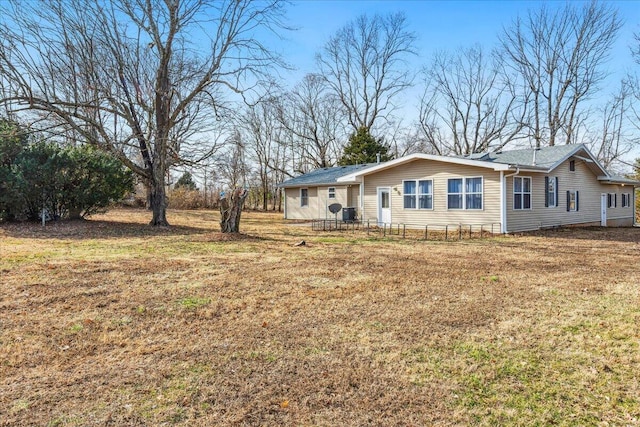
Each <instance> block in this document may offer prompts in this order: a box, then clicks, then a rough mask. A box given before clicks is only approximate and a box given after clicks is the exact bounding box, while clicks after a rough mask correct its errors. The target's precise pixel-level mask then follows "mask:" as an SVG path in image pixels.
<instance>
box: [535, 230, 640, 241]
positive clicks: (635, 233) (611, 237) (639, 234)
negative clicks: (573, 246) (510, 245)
mask: <svg viewBox="0 0 640 427" xmlns="http://www.w3.org/2000/svg"><path fill="white" fill-rule="evenodd" d="M522 235H525V236H536V237H548V238H552V239H553V238H560V239H578V240H594V241H605V242H629V243H640V227H563V228H557V229H548V230H539V231H532V232H527V233H522Z"/></svg>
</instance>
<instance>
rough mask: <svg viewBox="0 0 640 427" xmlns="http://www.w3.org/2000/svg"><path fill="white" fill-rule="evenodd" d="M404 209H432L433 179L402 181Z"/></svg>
mask: <svg viewBox="0 0 640 427" xmlns="http://www.w3.org/2000/svg"><path fill="white" fill-rule="evenodd" d="M403 190H404V208H405V209H433V181H431V180H430V179H429V180H421V181H404V182H403Z"/></svg>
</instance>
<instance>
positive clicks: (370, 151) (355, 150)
mask: <svg viewBox="0 0 640 427" xmlns="http://www.w3.org/2000/svg"><path fill="white" fill-rule="evenodd" d="M378 154H379V155H380V161H381V162H386V161H388V160H391V159H393V155H392V154H389V147H388V146H387V145H386V144H385V143H384V141H383V140H382V138H380V139H375V138H374V137H373V135H371V133H369V129H367V128H366V127H364V126H362V127H360V128H358V131H357V132H356V133H353V134H351V136H350V137H349V143H348V144H347V145H346V147H344V152H343V154H342V157H341V158H340V160H339V161H338V164H339V165H340V166H347V165H360V164H364V163H376V162H377V161H378Z"/></svg>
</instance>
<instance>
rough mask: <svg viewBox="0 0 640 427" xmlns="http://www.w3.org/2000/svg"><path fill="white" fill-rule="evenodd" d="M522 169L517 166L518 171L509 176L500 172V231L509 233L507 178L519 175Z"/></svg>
mask: <svg viewBox="0 0 640 427" xmlns="http://www.w3.org/2000/svg"><path fill="white" fill-rule="evenodd" d="M519 173H520V167H518V166H516V171H515V172H514V173H511V174H509V175H505V174H504V171H500V182H501V185H500V205H501V207H500V231H501V232H502V233H503V234H506V233H507V178H509V177H512V176H515V175H518V174H519Z"/></svg>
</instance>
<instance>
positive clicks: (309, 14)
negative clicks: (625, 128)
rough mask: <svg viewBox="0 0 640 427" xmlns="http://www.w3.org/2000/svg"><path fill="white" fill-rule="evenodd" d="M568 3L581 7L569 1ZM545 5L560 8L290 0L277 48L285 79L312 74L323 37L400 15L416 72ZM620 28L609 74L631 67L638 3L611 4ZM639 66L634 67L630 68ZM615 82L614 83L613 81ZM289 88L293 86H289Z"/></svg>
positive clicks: (485, 42)
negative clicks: (373, 18)
mask: <svg viewBox="0 0 640 427" xmlns="http://www.w3.org/2000/svg"><path fill="white" fill-rule="evenodd" d="M572 3H574V4H580V3H584V2H579V1H573V2H572ZM543 4H546V5H547V7H549V8H562V7H564V6H565V4H566V3H565V2H564V1H552V2H541V1H401V0H399V1H391V0H388V1H346V0H345V1H339V0H307V1H296V2H294V3H293V4H292V5H291V6H290V7H289V9H288V14H287V15H288V21H287V22H288V24H289V25H291V26H294V27H296V28H298V30H297V31H295V32H293V33H292V34H290V35H289V37H288V39H289V40H288V41H286V42H285V43H284V45H283V49H284V50H285V51H284V52H283V53H284V56H285V58H286V59H287V60H288V61H289V62H290V63H291V64H292V65H294V66H295V67H296V68H297V69H298V70H297V71H296V72H295V73H293V74H292V75H291V76H290V78H291V79H292V80H297V77H299V76H302V75H304V74H306V73H308V72H313V71H315V63H314V55H315V53H316V52H317V51H319V50H320V49H321V48H322V45H323V44H324V43H325V42H326V41H327V40H328V38H329V37H330V36H331V35H332V34H334V33H335V32H336V31H337V30H338V29H339V28H340V27H342V26H344V25H345V24H346V23H347V22H349V21H351V20H353V19H355V18H356V17H357V16H359V15H361V14H363V13H367V14H374V13H380V14H386V13H389V12H398V11H403V12H405V13H406V15H407V20H408V23H409V29H410V30H411V31H413V32H415V33H416V35H417V36H418V43H417V47H418V56H417V57H416V58H414V60H413V65H414V66H416V67H420V66H421V65H424V64H427V63H428V62H429V61H430V58H431V57H432V55H433V53H434V52H436V51H438V50H455V49H456V48H458V47H467V46H471V45H473V44H474V43H479V44H481V45H482V46H483V47H485V48H491V47H493V46H495V45H496V44H497V41H498V34H499V33H500V32H501V30H502V28H503V27H505V26H507V27H508V26H509V25H510V24H511V22H512V21H513V20H514V19H515V18H516V17H518V16H523V17H524V16H525V15H526V13H527V11H528V10H529V9H533V10H537V9H539V8H540V7H541V5H543ZM609 4H611V5H613V6H614V7H616V8H617V9H618V10H619V12H620V16H621V18H622V19H623V20H624V22H625V24H624V27H623V29H622V31H621V33H620V35H619V38H618V41H617V43H616V46H615V48H614V51H613V52H612V60H611V63H610V67H611V71H612V72H614V73H615V74H619V75H622V73H623V72H624V71H625V70H627V69H629V68H631V67H634V66H635V65H634V62H633V60H632V58H631V55H630V53H629V46H630V44H631V43H632V41H633V33H634V32H640V1H614V2H609ZM636 67H639V66H636ZM616 80H618V79H616ZM292 83H294V82H292Z"/></svg>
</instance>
